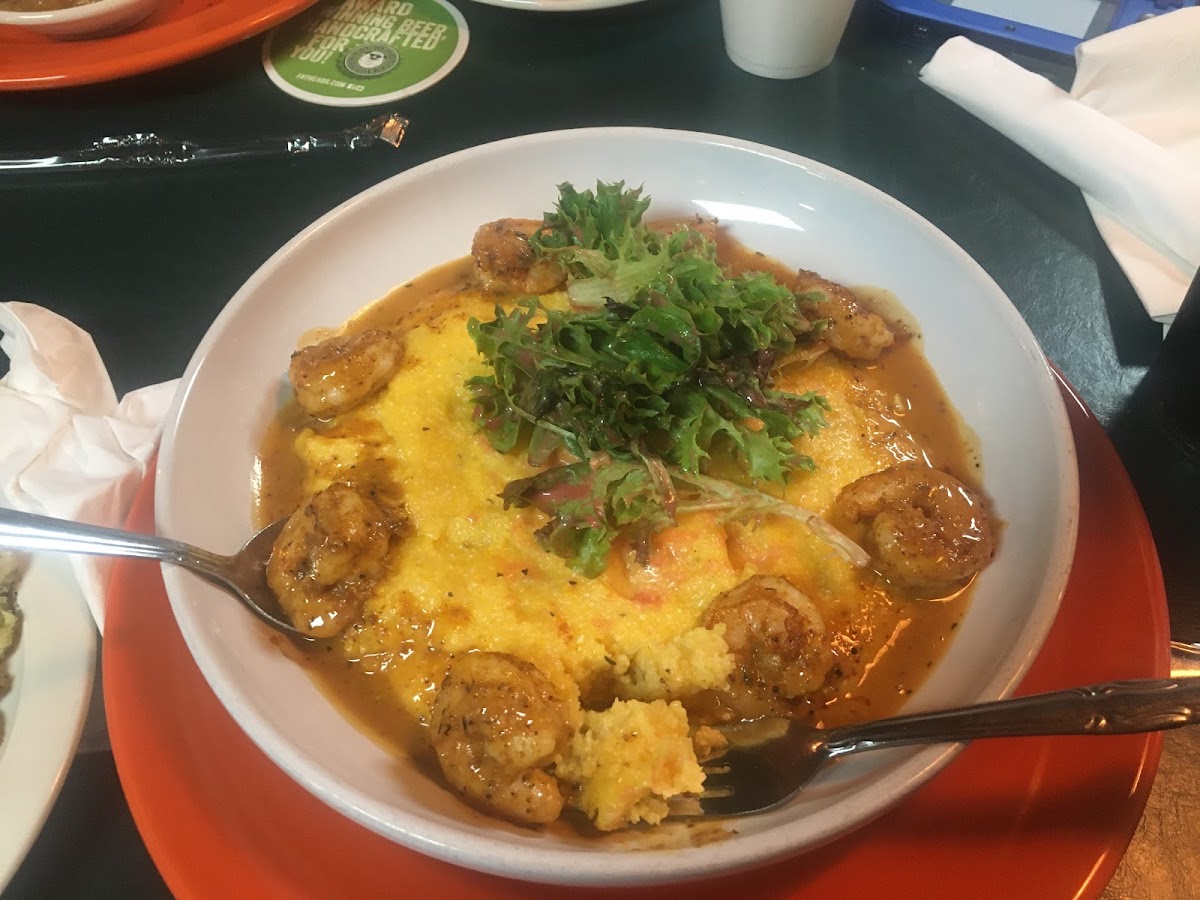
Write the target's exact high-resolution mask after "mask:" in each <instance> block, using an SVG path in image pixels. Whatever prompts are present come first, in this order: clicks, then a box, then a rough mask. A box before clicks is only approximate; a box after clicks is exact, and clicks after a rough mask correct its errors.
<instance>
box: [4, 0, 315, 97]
mask: <svg viewBox="0 0 1200 900" xmlns="http://www.w3.org/2000/svg"><path fill="white" fill-rule="evenodd" d="M315 2H316V0H160V3H159V7H158V9H156V10H155V11H154V12H153V13H152V14H151V15H150V17H149V18H148V19H146V20H145V21H143V22H142V23H141V24H139V25H138V26H136V27H135V28H134V29H133V30H131V31H127V32H123V33H121V34H115V35H112V36H110V37H103V38H96V39H95V40H90V41H62V40H55V39H53V38H48V37H45V36H43V35H39V34H35V33H33V32H32V31H30V30H29V29H27V28H17V27H15V26H7V27H0V90H6V91H17V90H27V89H30V88H56V87H67V86H69V85H74V84H94V83H96V82H100V81H111V80H112V79H114V78H122V77H124V76H126V75H136V74H138V73H140V72H150V71H153V70H154V69H161V68H164V67H166V66H170V65H173V64H175V63H179V62H183V61H184V60H188V59H194V58H195V57H197V56H203V55H204V54H205V53H212V52H213V51H214V50H220V49H221V48H222V47H227V46H228V45H230V44H233V43H235V42H237V41H240V40H242V39H243V38H248V37H250V36H251V35H255V34H259V33H260V32H263V31H266V30H267V29H268V28H270V27H271V26H273V25H276V24H278V23H279V22H282V21H283V20H284V19H287V18H290V17H291V16H294V15H295V14H296V13H298V12H300V11H301V10H303V9H305V8H307V7H309V6H311V5H312V4H313V3H315Z"/></svg>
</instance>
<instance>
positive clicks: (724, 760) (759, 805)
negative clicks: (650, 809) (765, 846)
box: [670, 726, 823, 819]
mask: <svg viewBox="0 0 1200 900" xmlns="http://www.w3.org/2000/svg"><path fill="white" fill-rule="evenodd" d="M811 733H812V732H811V730H809V729H807V728H805V727H804V726H792V727H790V728H789V729H788V731H787V732H786V733H785V734H784V735H782V736H781V737H778V738H776V739H774V740H771V741H767V742H765V743H763V744H758V745H754V746H745V747H737V746H731V747H730V748H729V749H728V750H726V751H725V753H723V754H722V755H721V756H719V757H717V758H716V759H714V760H712V761H710V762H709V763H707V764H705V765H703V766H702V767H701V768H702V770H703V772H704V789H703V791H702V792H701V793H700V794H699V795H688V796H687V797H681V798H678V800H679V802H678V803H676V802H675V801H672V804H671V812H670V818H673V819H688V818H697V817H705V818H721V817H732V816H743V815H749V814H751V813H759V812H765V811H767V810H770V809H774V808H776V807H778V806H781V805H783V804H784V803H786V802H787V801H788V800H789V799H791V798H792V797H793V796H794V795H795V794H796V792H797V790H799V788H800V787H801V786H802V785H804V784H805V783H807V782H808V781H809V779H810V778H811V777H812V775H813V774H814V773H815V772H816V770H817V769H818V768H819V767H820V765H821V763H822V762H823V760H822V759H821V758H820V757H819V756H816V755H813V754H811V753H805V752H804V750H805V747H806V746H807V745H808V744H809V743H810V742H811V737H810V735H811Z"/></svg>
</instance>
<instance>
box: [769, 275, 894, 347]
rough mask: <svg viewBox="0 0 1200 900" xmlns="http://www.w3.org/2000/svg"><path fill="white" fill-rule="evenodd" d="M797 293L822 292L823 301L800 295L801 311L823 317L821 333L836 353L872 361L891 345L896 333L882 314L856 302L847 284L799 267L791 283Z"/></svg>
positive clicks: (813, 318) (812, 318)
mask: <svg viewBox="0 0 1200 900" xmlns="http://www.w3.org/2000/svg"><path fill="white" fill-rule="evenodd" d="M792 290H793V291H795V292H796V293H797V294H801V295H803V294H807V293H810V292H813V293H819V294H824V295H825V300H824V301H822V302H817V303H814V302H811V301H805V300H804V299H803V297H802V298H801V311H802V312H803V313H804V315H805V317H806V318H808V319H810V320H817V319H825V320H826V321H827V322H828V323H829V324H828V325H827V326H826V328H825V330H824V331H823V332H822V337H824V339H825V342H826V343H827V344H828V345H829V348H830V349H831V350H833V352H834V353H837V354H838V355H839V356H844V357H848V358H850V359H864V360H873V359H878V358H879V354H880V353H882V352H883V351H884V350H886V349H887V348H888V347H890V346H892V344H893V342H894V341H895V340H896V336H895V335H894V334H892V329H891V328H890V327H888V324H887V322H885V321H884V320H883V318H882V317H881V316H878V315H876V314H875V313H873V312H871V311H870V310H867V309H863V307H862V306H860V305H859V302H858V298H856V297H855V296H854V292H853V291H851V290H850V289H849V288H848V287H845V286H843V285H840V284H838V283H837V282H835V281H829V280H827V279H825V278H822V277H821V276H820V275H818V274H817V273H816V272H810V271H809V270H808V269H801V270H800V271H799V272H797V273H796V277H795V279H794V280H793V282H792Z"/></svg>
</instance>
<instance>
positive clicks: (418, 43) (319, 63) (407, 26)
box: [262, 0, 467, 106]
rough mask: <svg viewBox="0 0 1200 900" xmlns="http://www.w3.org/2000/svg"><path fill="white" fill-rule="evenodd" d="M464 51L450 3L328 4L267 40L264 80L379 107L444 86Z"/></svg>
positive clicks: (463, 26)
mask: <svg viewBox="0 0 1200 900" xmlns="http://www.w3.org/2000/svg"><path fill="white" fill-rule="evenodd" d="M466 51H467V23H466V21H465V20H464V19H463V17H462V14H461V13H460V12H459V11H458V10H457V9H455V8H454V7H453V6H451V5H450V4H449V3H446V2H445V0H323V2H321V3H318V4H317V5H316V6H314V7H312V8H311V9H310V10H308V11H307V12H305V13H302V14H301V15H299V16H297V17H296V18H294V19H292V20H290V21H288V22H285V23H283V24H282V25H280V26H279V27H278V28H276V29H275V30H274V31H272V32H271V33H270V34H269V35H267V39H266V41H264V42H263V52H262V61H263V68H265V69H266V70H267V75H268V76H270V79H271V80H272V81H273V82H275V84H276V85H278V86H279V87H280V88H281V89H282V90H284V91H286V92H287V93H289V94H291V95H292V96H293V97H298V98H299V99H301V100H307V101H309V102H310V103H320V104H322V105H324V106H375V105H377V104H383V103H390V102H392V101H393V100H398V99H400V98H401V97H408V96H410V95H412V94H415V93H417V92H418V91H423V90H425V88H427V87H429V86H430V85H433V84H436V83H437V82H438V81H441V80H442V78H444V77H445V76H446V75H447V74H448V73H449V72H450V71H451V70H453V69H454V67H455V66H457V65H458V62H459V60H461V59H462V58H463V54H464V53H466Z"/></svg>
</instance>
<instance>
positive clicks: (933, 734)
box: [825, 678, 1200, 757]
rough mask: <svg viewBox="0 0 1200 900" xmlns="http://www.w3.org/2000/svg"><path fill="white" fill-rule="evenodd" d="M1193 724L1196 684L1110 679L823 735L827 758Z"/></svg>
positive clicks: (1199, 698) (1198, 716)
mask: <svg viewBox="0 0 1200 900" xmlns="http://www.w3.org/2000/svg"><path fill="white" fill-rule="evenodd" d="M1198 722H1200V678H1161V679H1143V680H1139V681H1112V682H1108V683H1106V684H1095V685H1090V686H1088V687H1077V688H1071V689H1069V690H1065V691H1055V692H1054V693H1049V694H1034V695H1033V696H1030V697H1018V698H1017V699H1014V700H997V701H994V702H992V703H980V704H977V705H975V706H964V707H961V708H959V709H949V710H941V711H937V712H929V713H916V714H914V715H908V716H895V717H892V718H889V719H880V720H879V721H877V722H868V723H866V724H864V725H847V726H843V727H841V728H834V729H831V730H830V731H829V732H827V735H826V738H827V739H826V742H825V743H826V747H827V753H828V755H829V756H830V757H836V756H844V755H846V754H848V753H855V752H857V751H859V750H871V749H875V748H878V747H884V746H902V745H905V744H942V743H959V742H961V741H970V740H975V739H976V738H991V737H1028V736H1034V735H1051V734H1136V733H1140V732H1145V731H1160V730H1165V729H1168V728H1179V727H1180V726H1183V725H1193V724H1196V723H1198Z"/></svg>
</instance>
